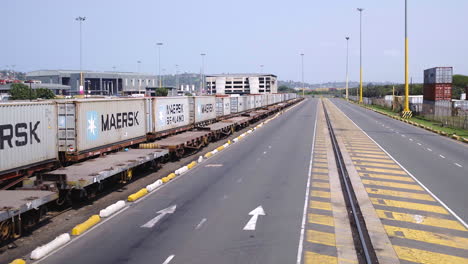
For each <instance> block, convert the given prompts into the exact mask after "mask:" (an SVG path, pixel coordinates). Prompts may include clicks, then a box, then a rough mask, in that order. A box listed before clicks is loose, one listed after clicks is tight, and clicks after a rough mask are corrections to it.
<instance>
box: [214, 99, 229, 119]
mask: <svg viewBox="0 0 468 264" xmlns="http://www.w3.org/2000/svg"><path fill="white" fill-rule="evenodd" d="M230 114H231V98H229V97H216V116H217V117H221V116H226V115H230Z"/></svg>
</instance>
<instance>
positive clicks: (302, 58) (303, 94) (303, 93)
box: [301, 53, 305, 97]
mask: <svg viewBox="0 0 468 264" xmlns="http://www.w3.org/2000/svg"><path fill="white" fill-rule="evenodd" d="M301 68H302V69H301V71H302V97H305V85H304V53H301Z"/></svg>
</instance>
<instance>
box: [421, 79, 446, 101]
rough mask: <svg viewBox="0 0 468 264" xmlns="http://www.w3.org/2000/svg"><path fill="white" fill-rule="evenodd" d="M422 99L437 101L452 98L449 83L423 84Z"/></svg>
mask: <svg viewBox="0 0 468 264" xmlns="http://www.w3.org/2000/svg"><path fill="white" fill-rule="evenodd" d="M423 95H424V100H430V101H438V100H451V99H452V85H451V84H442V83H439V84H427V83H425V84H424V86H423Z"/></svg>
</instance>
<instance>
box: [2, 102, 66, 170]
mask: <svg viewBox="0 0 468 264" xmlns="http://www.w3.org/2000/svg"><path fill="white" fill-rule="evenodd" d="M52 160H58V151H57V108H56V105H55V104H54V103H50V102H49V103H42V102H41V103H39V102H38V103H36V102H31V103H2V104H0V174H3V173H7V172H9V171H12V170H14V169H17V168H21V167H23V166H27V165H31V166H32V165H39V164H43V163H46V162H49V161H52Z"/></svg>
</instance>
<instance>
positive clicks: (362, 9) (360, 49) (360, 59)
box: [357, 8, 364, 104]
mask: <svg viewBox="0 0 468 264" xmlns="http://www.w3.org/2000/svg"><path fill="white" fill-rule="evenodd" d="M357 11H359V103H360V104H362V11H364V8H358V9H357Z"/></svg>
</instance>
